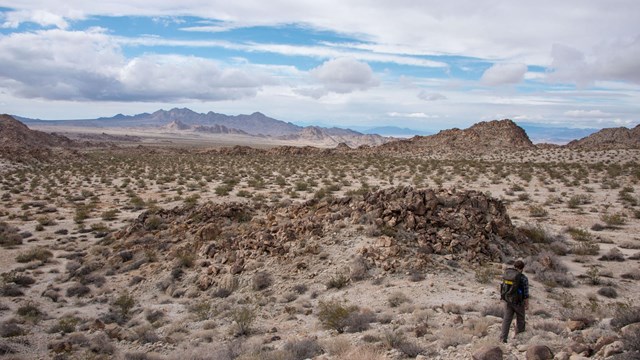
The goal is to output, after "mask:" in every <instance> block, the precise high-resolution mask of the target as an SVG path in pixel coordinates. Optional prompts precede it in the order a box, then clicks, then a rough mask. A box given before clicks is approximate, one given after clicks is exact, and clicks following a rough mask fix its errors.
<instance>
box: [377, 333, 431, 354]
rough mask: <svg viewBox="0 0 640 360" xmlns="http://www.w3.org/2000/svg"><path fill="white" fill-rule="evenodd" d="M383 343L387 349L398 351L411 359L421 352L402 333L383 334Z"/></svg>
mask: <svg viewBox="0 0 640 360" xmlns="http://www.w3.org/2000/svg"><path fill="white" fill-rule="evenodd" d="M384 343H385V345H386V346H387V347H389V348H391V349H396V350H399V351H400V352H402V353H403V354H405V355H406V356H408V357H411V358H415V357H416V356H418V355H420V353H421V352H422V351H423V349H422V348H421V347H420V346H419V345H417V344H416V343H414V342H412V341H408V340H407V338H406V337H405V335H404V333H402V332H401V331H399V330H396V331H387V332H385V334H384Z"/></svg>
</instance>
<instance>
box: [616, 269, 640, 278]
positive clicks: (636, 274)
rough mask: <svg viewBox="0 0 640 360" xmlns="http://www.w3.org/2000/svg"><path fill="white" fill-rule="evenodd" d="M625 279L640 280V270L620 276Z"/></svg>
mask: <svg viewBox="0 0 640 360" xmlns="http://www.w3.org/2000/svg"><path fill="white" fill-rule="evenodd" d="M620 277H621V278H623V279H631V280H640V269H633V270H631V271H629V272H626V273H624V274H622V275H620Z"/></svg>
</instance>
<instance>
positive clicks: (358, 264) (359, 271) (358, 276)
mask: <svg viewBox="0 0 640 360" xmlns="http://www.w3.org/2000/svg"><path fill="white" fill-rule="evenodd" d="M367 275H368V273H367V263H366V262H365V260H364V259H363V258H362V257H361V256H359V257H357V258H355V259H354V260H353V261H352V262H351V272H350V274H349V277H350V278H351V280H352V281H360V280H364V279H366V278H367Z"/></svg>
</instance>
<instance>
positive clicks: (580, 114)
mask: <svg viewBox="0 0 640 360" xmlns="http://www.w3.org/2000/svg"><path fill="white" fill-rule="evenodd" d="M564 115H565V116H568V117H572V118H590V119H599V118H609V117H612V116H613V115H612V114H609V113H606V112H603V111H601V110H569V111H565V113H564Z"/></svg>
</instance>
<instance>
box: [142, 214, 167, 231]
mask: <svg viewBox="0 0 640 360" xmlns="http://www.w3.org/2000/svg"><path fill="white" fill-rule="evenodd" d="M163 222H164V221H163V220H162V218H161V217H160V216H158V215H151V216H149V217H148V218H147V219H146V220H145V221H144V228H145V229H146V230H150V231H153V230H158V229H160V227H161V226H162V224H163Z"/></svg>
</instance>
